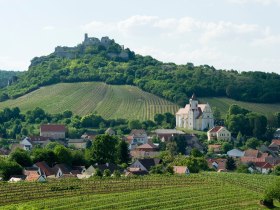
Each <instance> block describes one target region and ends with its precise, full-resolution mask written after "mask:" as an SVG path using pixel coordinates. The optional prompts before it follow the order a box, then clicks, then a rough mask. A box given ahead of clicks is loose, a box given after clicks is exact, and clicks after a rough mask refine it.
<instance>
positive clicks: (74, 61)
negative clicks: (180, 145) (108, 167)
mask: <svg viewBox="0 0 280 210" xmlns="http://www.w3.org/2000/svg"><path fill="white" fill-rule="evenodd" d="M186 59H187V58H186ZM85 81H87V82H89V81H99V82H105V83H107V84H114V85H134V86H137V87H139V88H140V89H142V90H145V91H147V92H150V93H153V94H155V95H158V96H160V97H163V98H165V99H168V100H170V101H172V102H174V103H176V104H179V105H181V106H183V105H184V104H186V103H187V102H188V97H190V96H191V94H192V93H193V92H195V93H196V94H197V95H198V96H200V97H228V98H232V99H235V100H240V101H249V102H258V103H260V102H262V103H276V102H280V75H278V74H276V73H264V72H242V73H238V72H237V71H234V70H230V71H226V70H217V69H215V68H214V67H213V66H209V65H201V66H194V65H193V64H192V63H187V64H186V65H176V64H174V63H163V62H161V61H158V60H156V59H154V58H152V57H151V56H141V55H137V54H135V52H133V51H131V50H130V49H129V48H125V47H124V46H122V45H119V44H117V43H116V42H115V41H114V40H113V39H110V38H108V37H103V38H101V39H100V40H99V39H97V38H89V37H88V36H87V34H86V35H85V38H84V41H83V42H82V43H81V44H78V45H77V46H75V47H61V46H58V47H56V48H55V51H54V52H53V53H51V54H50V55H47V56H41V57H35V58H33V59H32V61H31V65H30V66H29V69H28V71H27V72H25V73H24V74H23V75H22V76H20V77H19V78H18V80H17V82H16V83H14V84H12V85H11V86H9V87H6V88H3V89H1V91H0V100H2V101H3V100H7V99H8V98H17V97H19V96H22V95H24V94H26V93H28V92H31V91H33V90H36V89H38V88H40V87H42V86H46V85H51V84H57V83H61V82H68V83H69V82H85Z"/></svg>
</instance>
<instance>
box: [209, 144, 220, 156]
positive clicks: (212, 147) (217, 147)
mask: <svg viewBox="0 0 280 210" xmlns="http://www.w3.org/2000/svg"><path fill="white" fill-rule="evenodd" d="M208 151H213V152H214V153H218V154H220V153H221V152H222V145H220V144H209V145H208Z"/></svg>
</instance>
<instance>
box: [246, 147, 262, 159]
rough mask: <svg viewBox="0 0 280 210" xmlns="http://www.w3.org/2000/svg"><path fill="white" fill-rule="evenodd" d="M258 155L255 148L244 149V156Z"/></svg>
mask: <svg viewBox="0 0 280 210" xmlns="http://www.w3.org/2000/svg"><path fill="white" fill-rule="evenodd" d="M258 156H259V150H256V149H247V150H245V153H244V157H255V158H257V157H258Z"/></svg>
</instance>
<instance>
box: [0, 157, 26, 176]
mask: <svg viewBox="0 0 280 210" xmlns="http://www.w3.org/2000/svg"><path fill="white" fill-rule="evenodd" d="M21 174H22V167H21V166H20V165H19V164H18V163H16V162H14V161H10V160H4V159H0V176H1V177H3V179H4V180H8V179H9V178H10V176H11V175H21Z"/></svg>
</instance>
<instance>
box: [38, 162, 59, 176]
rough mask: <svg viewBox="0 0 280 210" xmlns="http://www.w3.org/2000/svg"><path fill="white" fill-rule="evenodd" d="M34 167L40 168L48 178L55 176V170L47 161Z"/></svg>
mask: <svg viewBox="0 0 280 210" xmlns="http://www.w3.org/2000/svg"><path fill="white" fill-rule="evenodd" d="M34 165H35V166H37V167H38V168H40V170H41V171H42V172H44V173H45V174H46V176H50V175H53V174H54V170H53V169H52V168H51V167H49V165H48V164H47V163H46V162H45V161H42V162H37V163H35V164H34Z"/></svg>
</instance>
